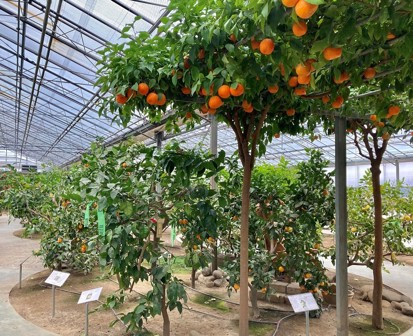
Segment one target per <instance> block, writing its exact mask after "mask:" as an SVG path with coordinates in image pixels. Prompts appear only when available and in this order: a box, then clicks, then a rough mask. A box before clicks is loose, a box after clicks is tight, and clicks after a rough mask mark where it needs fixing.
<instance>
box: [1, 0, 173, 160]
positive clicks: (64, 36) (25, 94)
mask: <svg viewBox="0 0 413 336" xmlns="http://www.w3.org/2000/svg"><path fill="white" fill-rule="evenodd" d="M167 5H168V1H156V0H154V1H142V2H140V1H130V0H99V1H96V0H95V1H84V0H56V1H50V0H31V1H23V0H6V1H1V2H0V17H1V20H0V60H1V62H0V150H8V151H13V152H14V153H16V154H17V155H18V156H19V157H25V158H26V156H27V157H30V158H31V159H32V160H34V162H45V163H48V162H51V163H54V164H56V165H62V164H65V163H67V162H70V161H71V160H73V159H75V158H77V157H78V155H79V154H80V153H83V152H85V151H86V150H87V149H88V148H89V147H90V143H91V142H92V141H94V140H96V138H97V137H104V138H106V139H107V141H109V142H110V141H113V139H119V138H121V137H122V136H123V135H125V134H130V133H132V131H133V128H136V127H138V126H139V125H142V124H143V123H147V120H146V118H141V117H140V116H139V114H137V116H136V117H135V118H134V120H132V121H131V123H130V125H129V126H128V127H126V128H124V127H122V126H119V125H117V124H114V123H112V121H111V120H110V119H109V118H105V117H99V116H98V111H97V110H98V108H97V105H98V101H99V99H100V97H101V93H100V90H99V88H98V87H95V86H94V82H95V80H96V69H97V65H96V64H97V61H98V60H99V59H100V55H99V53H98V51H99V50H101V49H102V48H103V47H104V46H105V45H106V43H108V42H119V41H121V30H122V28H123V27H124V26H125V24H133V28H134V33H138V32H140V31H149V32H151V33H153V32H155V30H156V27H157V25H158V23H159V20H160V18H161V17H162V16H163V15H165V14H166V13H167V12H166V7H167ZM137 16H139V17H140V18H141V19H140V20H138V21H135V18H136V17H137ZM132 37H133V36H131V38H132Z"/></svg>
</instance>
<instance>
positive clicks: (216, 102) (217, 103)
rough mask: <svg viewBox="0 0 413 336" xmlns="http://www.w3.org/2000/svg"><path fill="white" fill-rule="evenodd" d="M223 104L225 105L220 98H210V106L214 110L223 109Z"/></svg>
mask: <svg viewBox="0 0 413 336" xmlns="http://www.w3.org/2000/svg"><path fill="white" fill-rule="evenodd" d="M222 104H224V103H223V102H222V100H221V98H220V97H218V96H212V97H211V98H209V101H208V106H209V107H210V108H212V109H217V108H219V107H221V106H222Z"/></svg>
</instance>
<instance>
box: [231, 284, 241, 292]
mask: <svg viewBox="0 0 413 336" xmlns="http://www.w3.org/2000/svg"><path fill="white" fill-rule="evenodd" d="M232 287H234V289H235V290H236V291H237V290H238V289H239V288H240V287H239V285H238V284H237V283H235V284H234V286H232Z"/></svg>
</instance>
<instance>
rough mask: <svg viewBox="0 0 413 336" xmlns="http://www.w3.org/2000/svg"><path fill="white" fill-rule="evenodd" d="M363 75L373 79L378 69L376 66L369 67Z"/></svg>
mask: <svg viewBox="0 0 413 336" xmlns="http://www.w3.org/2000/svg"><path fill="white" fill-rule="evenodd" d="M363 76H364V78H365V79H372V78H374V77H375V76H376V69H374V68H367V69H366V70H364V72H363Z"/></svg>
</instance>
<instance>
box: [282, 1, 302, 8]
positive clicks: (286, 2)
mask: <svg viewBox="0 0 413 336" xmlns="http://www.w3.org/2000/svg"><path fill="white" fill-rule="evenodd" d="M281 2H282V3H283V5H284V6H285V7H294V6H295V5H296V4H297V2H298V0H282V1H281Z"/></svg>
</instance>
